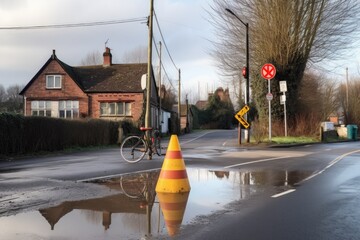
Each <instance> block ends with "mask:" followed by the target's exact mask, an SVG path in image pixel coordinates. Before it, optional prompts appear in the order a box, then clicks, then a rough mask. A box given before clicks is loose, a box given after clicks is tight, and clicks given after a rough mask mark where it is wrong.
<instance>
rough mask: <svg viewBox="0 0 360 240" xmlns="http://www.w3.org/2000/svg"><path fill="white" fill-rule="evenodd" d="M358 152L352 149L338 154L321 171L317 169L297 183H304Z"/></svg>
mask: <svg viewBox="0 0 360 240" xmlns="http://www.w3.org/2000/svg"><path fill="white" fill-rule="evenodd" d="M357 152H360V150H355V151H352V152H348V153H344V154H343V155H341V156H338V157H337V158H335V159H334V160H332V161H331V162H330V163H329V164H328V165H327V166H326V167H325V168H323V169H322V170H320V171H317V172H315V173H314V174H313V175H310V176H309V177H307V178H305V179H304V180H302V181H301V182H298V183H297V184H296V185H299V184H301V183H304V182H306V181H308V180H310V179H312V178H314V177H316V176H318V175H320V174H322V173H323V172H325V170H327V169H329V168H331V167H332V166H334V165H335V164H336V163H338V162H339V161H341V160H342V159H344V158H345V157H347V156H349V155H351V154H353V153H357Z"/></svg>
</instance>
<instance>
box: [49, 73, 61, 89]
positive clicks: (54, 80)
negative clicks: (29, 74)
mask: <svg viewBox="0 0 360 240" xmlns="http://www.w3.org/2000/svg"><path fill="white" fill-rule="evenodd" d="M46 88H48V89H61V75H46Z"/></svg>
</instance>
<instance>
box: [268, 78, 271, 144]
mask: <svg viewBox="0 0 360 240" xmlns="http://www.w3.org/2000/svg"><path fill="white" fill-rule="evenodd" d="M270 81H271V79H268V89H269V93H271V86H270ZM269 142H271V100H269Z"/></svg>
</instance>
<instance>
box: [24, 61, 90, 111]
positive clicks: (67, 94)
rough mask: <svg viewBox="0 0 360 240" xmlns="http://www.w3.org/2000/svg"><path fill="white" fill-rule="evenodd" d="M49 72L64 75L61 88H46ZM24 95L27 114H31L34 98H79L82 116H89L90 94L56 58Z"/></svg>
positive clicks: (54, 99)
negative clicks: (84, 90)
mask: <svg viewBox="0 0 360 240" xmlns="http://www.w3.org/2000/svg"><path fill="white" fill-rule="evenodd" d="M49 74H60V75H62V82H61V89H46V75H49ZM24 96H25V97H26V113H25V115H26V116H29V115H31V101H32V100H49V101H51V100H53V101H59V100H77V101H79V113H80V116H81V117H87V116H89V113H88V96H87V95H86V94H85V93H84V92H83V91H82V90H81V89H80V88H79V86H78V85H77V84H76V83H75V82H74V81H73V80H72V79H71V77H70V76H68V75H67V74H66V72H65V71H64V70H63V68H62V67H61V66H60V65H59V64H58V63H57V62H56V61H55V60H54V61H51V62H50V63H49V65H47V67H46V68H45V69H44V71H43V72H42V73H41V74H40V75H39V76H38V77H37V79H35V80H34V82H33V83H32V84H31V85H30V86H29V88H28V89H27V90H26V92H25V93H24Z"/></svg>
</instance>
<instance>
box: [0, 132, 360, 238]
mask: <svg viewBox="0 0 360 240" xmlns="http://www.w3.org/2000/svg"><path fill="white" fill-rule="evenodd" d="M179 139H180V145H181V148H182V153H183V157H184V160H185V163H186V166H188V167H191V168H194V169H209V170H211V171H213V170H220V172H221V173H222V174H228V173H229V172H231V173H236V172H239V173H241V174H240V175H241V176H243V177H245V178H246V179H245V180H246V181H245V180H244V179H243V180H244V181H245V182H244V183H242V184H245V185H246V186H249V187H246V186H245V188H248V189H250V191H251V189H252V188H253V187H255V188H256V192H255V193H254V194H249V197H248V198H241V199H239V200H235V201H233V202H231V203H230V204H228V205H227V206H226V207H224V208H223V209H222V210H219V211H215V212H209V213H208V214H206V215H202V216H199V217H198V218H195V219H193V221H192V222H191V223H190V224H189V223H187V224H185V225H183V226H182V227H181V231H180V233H179V235H177V237H175V238H172V239H255V240H256V239H360V232H359V230H358V226H359V222H360V210H359V207H358V206H359V205H360V194H359V193H360V187H359V186H360V185H359V183H360V162H359V160H360V144H359V142H345V143H333V144H310V145H306V144H305V145H304V144H302V145H297V146H293V145H289V146H286V147H284V148H272V147H269V146H262V147H255V148H254V147H249V146H246V145H243V146H238V145H237V131H233V130H228V131H221V130H216V131H204V132H197V133H193V134H189V135H185V136H181V137H180V138H179ZM167 142H168V141H166V140H165V141H164V146H165V148H166V145H167ZM163 159H164V156H160V157H155V158H154V159H153V160H151V161H150V160H146V159H144V160H142V161H141V162H139V163H137V164H128V163H126V162H124V161H122V160H121V159H120V154H119V149H118V148H108V149H101V150H92V151H87V152H73V153H67V154H54V155H48V156H41V157H35V158H24V159H19V160H12V161H6V162H0V202H1V206H0V217H2V216H11V215H14V214H18V213H22V212H29V211H33V210H38V209H41V208H46V207H49V206H54V205H57V204H60V203H62V202H64V201H74V200H82V199H90V198H95V197H104V196H110V195H111V194H114V192H113V191H110V190H108V189H106V188H103V187H101V186H99V185H94V184H91V183H87V182H84V181H85V180H89V179H98V178H109V177H113V176H120V175H121V174H127V173H134V172H139V171H143V170H151V169H157V170H158V169H160V168H161V165H162V161H163ZM289 190H290V191H291V192H287V191H289ZM212 194H215V195H216V194H218V193H217V192H213V193H212ZM277 194H283V195H279V196H277ZM274 196H276V197H274ZM166 238H168V236H166V235H164V236H162V237H159V239H166ZM155 239H158V238H155Z"/></svg>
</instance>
